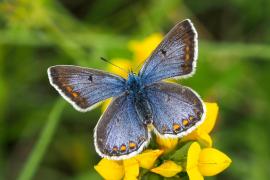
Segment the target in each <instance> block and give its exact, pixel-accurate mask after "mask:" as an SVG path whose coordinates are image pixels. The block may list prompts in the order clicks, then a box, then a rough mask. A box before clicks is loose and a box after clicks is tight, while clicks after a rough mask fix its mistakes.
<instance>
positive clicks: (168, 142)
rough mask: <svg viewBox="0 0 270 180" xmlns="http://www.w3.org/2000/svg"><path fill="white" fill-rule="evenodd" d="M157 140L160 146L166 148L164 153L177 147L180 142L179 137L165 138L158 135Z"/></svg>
mask: <svg viewBox="0 0 270 180" xmlns="http://www.w3.org/2000/svg"><path fill="white" fill-rule="evenodd" d="M156 141H157V144H158V145H159V147H160V148H161V149H163V150H164V153H168V152H170V151H171V150H173V149H174V148H175V146H176V145H177V143H178V138H163V137H160V136H157V138H156Z"/></svg>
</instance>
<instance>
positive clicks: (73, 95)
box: [48, 65, 125, 111]
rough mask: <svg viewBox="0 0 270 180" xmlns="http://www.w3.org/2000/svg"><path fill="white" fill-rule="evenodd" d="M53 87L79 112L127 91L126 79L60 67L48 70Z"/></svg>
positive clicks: (90, 70) (98, 71) (94, 70)
mask: <svg viewBox="0 0 270 180" xmlns="http://www.w3.org/2000/svg"><path fill="white" fill-rule="evenodd" d="M48 76H49V80H50V83H51V85H52V86H53V87H54V88H55V89H56V90H57V91H58V92H59V93H60V94H61V95H62V96H63V97H64V98H65V99H66V100H67V101H68V102H69V103H71V104H72V105H73V106H74V108H75V109H77V110H79V111H89V110H90V109H91V108H93V105H94V104H96V103H98V102H100V101H102V100H105V99H107V98H110V97H113V96H118V95H120V94H121V93H123V91H124V89H125V86H124V85H125V79H123V78H121V77H119V76H116V75H113V74H109V73H106V72H103V71H100V70H96V69H90V68H83V67H78V66H68V65H59V66H52V67H50V68H49V69H48Z"/></svg>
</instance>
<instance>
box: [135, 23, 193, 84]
mask: <svg viewBox="0 0 270 180" xmlns="http://www.w3.org/2000/svg"><path fill="white" fill-rule="evenodd" d="M197 49H198V48H197V32H196V30H195V28H194V27H193V24H192V23H191V21H190V20H184V21H182V22H180V23H178V24H177V25H176V26H174V27H173V28H172V30H171V31H170V32H169V33H168V34H167V35H166V36H165V38H164V40H163V41H162V42H161V43H160V44H159V45H158V47H157V48H156V49H155V50H154V51H153V53H152V55H151V56H150V57H149V58H148V60H147V61H146V62H145V64H144V65H143V67H142V69H141V70H140V73H139V76H140V77H141V78H142V79H143V82H144V83H145V84H151V83H153V82H157V81H160V80H162V79H166V78H173V77H185V76H190V75H192V74H193V73H194V70H195V66H196V60H197V51H198V50H197Z"/></svg>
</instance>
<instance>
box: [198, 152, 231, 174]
mask: <svg viewBox="0 0 270 180" xmlns="http://www.w3.org/2000/svg"><path fill="white" fill-rule="evenodd" d="M231 162H232V160H231V159H230V158H229V157H228V156H227V155H225V154H224V153H222V152H221V151H219V150H217V149H214V148H205V149H203V150H202V151H201V153H200V158H199V163H198V167H199V170H200V172H201V174H202V175H203V176H214V175H216V174H218V173H220V172H222V171H223V170H224V169H226V168H227V167H228V166H229V165H230V164H231Z"/></svg>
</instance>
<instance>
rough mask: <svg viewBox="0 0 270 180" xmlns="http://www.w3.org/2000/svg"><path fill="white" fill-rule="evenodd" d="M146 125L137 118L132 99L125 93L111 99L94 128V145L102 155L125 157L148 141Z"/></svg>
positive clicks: (131, 154) (117, 158) (113, 157)
mask: <svg viewBox="0 0 270 180" xmlns="http://www.w3.org/2000/svg"><path fill="white" fill-rule="evenodd" d="M149 138H150V136H149V134H148V130H147V127H146V126H145V125H144V124H143V122H142V121H141V120H140V119H139V117H138V115H137V113H136V111H135V106H134V99H133V98H132V97H130V96H128V95H126V94H124V95H121V96H119V97H117V98H115V99H114V100H113V102H112V103H111V104H110V106H109V107H108V108H107V110H106V111H105V113H104V114H103V115H102V117H101V118H100V120H99V122H98V124H97V126H96V128H95V147H96V151H97V152H98V153H99V155H100V156H102V157H107V158H110V159H115V160H119V159H125V158H128V157H131V156H133V155H135V154H138V153H139V152H141V151H142V150H143V148H144V147H145V146H146V145H147V143H148V142H149Z"/></svg>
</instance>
